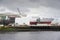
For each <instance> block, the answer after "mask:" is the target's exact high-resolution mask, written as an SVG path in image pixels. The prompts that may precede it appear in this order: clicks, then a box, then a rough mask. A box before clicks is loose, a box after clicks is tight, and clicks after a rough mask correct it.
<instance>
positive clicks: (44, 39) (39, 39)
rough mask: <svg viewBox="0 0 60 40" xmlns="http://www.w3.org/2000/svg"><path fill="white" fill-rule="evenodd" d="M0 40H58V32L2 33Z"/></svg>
mask: <svg viewBox="0 0 60 40" xmlns="http://www.w3.org/2000/svg"><path fill="white" fill-rule="evenodd" d="M0 40H60V32H59V31H58V32H56V31H36V32H3V33H0Z"/></svg>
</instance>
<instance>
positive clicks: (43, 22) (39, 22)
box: [30, 18, 54, 26]
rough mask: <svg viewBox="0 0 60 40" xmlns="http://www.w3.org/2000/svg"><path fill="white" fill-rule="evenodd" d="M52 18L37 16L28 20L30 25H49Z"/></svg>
mask: <svg viewBox="0 0 60 40" xmlns="http://www.w3.org/2000/svg"><path fill="white" fill-rule="evenodd" d="M53 20H54V19H53V18H42V19H41V18H37V19H35V20H32V21H30V26H51V25H50V24H51V23H52V21H53Z"/></svg>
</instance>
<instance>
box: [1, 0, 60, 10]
mask: <svg viewBox="0 0 60 40" xmlns="http://www.w3.org/2000/svg"><path fill="white" fill-rule="evenodd" d="M0 5H3V6H7V7H9V8H15V7H20V8H21V7H25V8H26V7H39V6H41V5H43V6H47V7H53V8H58V9H60V0H0Z"/></svg>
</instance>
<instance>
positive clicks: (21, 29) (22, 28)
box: [0, 26, 60, 32]
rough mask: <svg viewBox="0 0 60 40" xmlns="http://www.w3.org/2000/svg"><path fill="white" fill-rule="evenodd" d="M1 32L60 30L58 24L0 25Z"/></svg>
mask: <svg viewBox="0 0 60 40" xmlns="http://www.w3.org/2000/svg"><path fill="white" fill-rule="evenodd" d="M0 31H1V32H2V31H3V32H6V31H7V32H10V31H11V32H15V31H60V26H59V27H58V26H40V27H39V26H37V27H33V26H29V27H28V26H27V27H0Z"/></svg>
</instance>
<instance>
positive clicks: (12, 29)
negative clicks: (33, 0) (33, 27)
mask: <svg viewBox="0 0 60 40" xmlns="http://www.w3.org/2000/svg"><path fill="white" fill-rule="evenodd" d="M0 31H15V28H9V27H1V28H0Z"/></svg>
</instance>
